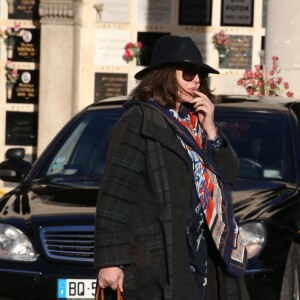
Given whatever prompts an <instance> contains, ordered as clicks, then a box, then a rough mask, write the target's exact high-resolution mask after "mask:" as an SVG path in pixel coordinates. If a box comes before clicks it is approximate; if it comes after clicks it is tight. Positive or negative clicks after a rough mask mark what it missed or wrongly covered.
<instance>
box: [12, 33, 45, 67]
mask: <svg viewBox="0 0 300 300" xmlns="http://www.w3.org/2000/svg"><path fill="white" fill-rule="evenodd" d="M23 30H24V31H25V33H24V35H23V36H22V37H20V38H17V39H16V44H15V47H14V49H13V57H12V60H13V61H24V62H39V59H40V30H39V29H27V28H26V29H23Z"/></svg>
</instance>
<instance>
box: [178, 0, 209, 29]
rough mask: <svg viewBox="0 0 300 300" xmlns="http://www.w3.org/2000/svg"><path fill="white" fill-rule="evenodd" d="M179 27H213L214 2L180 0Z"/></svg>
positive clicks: (207, 0) (206, 0)
mask: <svg viewBox="0 0 300 300" xmlns="http://www.w3.org/2000/svg"><path fill="white" fill-rule="evenodd" d="M179 5H180V6H179V25H195V26H198V25H206V26H209V25H211V14H212V0H201V1H199V0H180V4H179Z"/></svg>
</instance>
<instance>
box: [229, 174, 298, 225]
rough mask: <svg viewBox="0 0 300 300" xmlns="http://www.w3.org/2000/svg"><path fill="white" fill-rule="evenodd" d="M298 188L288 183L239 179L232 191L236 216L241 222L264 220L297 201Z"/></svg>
mask: <svg viewBox="0 0 300 300" xmlns="http://www.w3.org/2000/svg"><path fill="white" fill-rule="evenodd" d="M298 193H299V192H298V189H297V188H296V186H292V185H289V184H286V183H279V182H271V181H252V180H251V181H250V180H248V181H239V182H238V184H237V187H236V188H235V189H234V190H233V192H232V198H233V205H234V212H235V216H236V218H237V219H238V221H239V222H241V221H243V222H244V221H251V220H259V219H260V220H262V219H266V218H269V217H270V216H271V215H273V214H275V213H277V212H279V211H280V210H282V209H283V208H285V207H286V206H287V205H291V204H292V203H293V201H296V200H294V199H296V197H295V195H297V194H298Z"/></svg>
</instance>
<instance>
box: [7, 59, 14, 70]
mask: <svg viewBox="0 0 300 300" xmlns="http://www.w3.org/2000/svg"><path fill="white" fill-rule="evenodd" d="M6 68H7V69H13V62H12V61H11V60H8V61H7V62H6Z"/></svg>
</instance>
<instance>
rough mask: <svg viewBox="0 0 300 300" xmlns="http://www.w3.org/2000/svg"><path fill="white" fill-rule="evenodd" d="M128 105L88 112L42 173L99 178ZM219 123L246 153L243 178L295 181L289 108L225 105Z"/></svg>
mask: <svg viewBox="0 0 300 300" xmlns="http://www.w3.org/2000/svg"><path fill="white" fill-rule="evenodd" d="M123 111H124V110H123V109H121V108H119V109H116V108H114V109H105V110H102V109H101V110H100V109H94V110H89V111H87V112H85V113H84V114H83V115H82V116H81V117H80V118H79V119H77V120H76V121H75V122H74V123H73V124H71V126H70V127H69V129H68V130H67V132H66V133H65V134H64V135H63V136H61V137H60V141H59V143H58V144H57V145H58V146H55V147H53V149H52V151H51V157H50V158H49V159H48V160H47V161H48V163H46V164H45V165H44V166H43V170H42V172H41V173H40V174H39V175H38V176H39V178H44V179H45V178H47V177H48V178H51V180H52V181H55V182H57V183H58V182H61V181H63V182H66V181H70V182H71V181H72V180H73V181H76V180H80V181H83V179H89V180H93V179H94V181H95V182H97V184H98V182H99V176H101V175H102V174H103V171H104V164H105V158H106V153H107V148H108V142H109V136H110V132H111V129H112V127H113V126H114V124H115V123H116V121H117V120H118V119H119V118H120V116H121V115H122V113H123ZM216 120H217V123H218V126H219V127H220V128H222V131H223V132H224V133H225V135H226V136H227V137H228V139H229V141H230V142H231V144H232V146H233V148H234V149H235V151H236V152H237V154H238V156H239V159H240V178H243V179H251V180H275V181H289V182H294V178H295V174H294V171H293V170H294V167H293V163H292V159H291V158H292V157H293V156H292V146H291V142H290V136H289V135H288V134H287V133H288V132H289V130H288V128H287V126H288V122H287V117H286V116H285V115H284V114H275V113H272V114H271V113H262V112H254V111H245V110H241V109H236V110H233V109H228V108H219V109H217V111H216Z"/></svg>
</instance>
